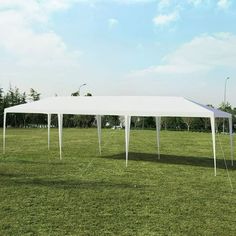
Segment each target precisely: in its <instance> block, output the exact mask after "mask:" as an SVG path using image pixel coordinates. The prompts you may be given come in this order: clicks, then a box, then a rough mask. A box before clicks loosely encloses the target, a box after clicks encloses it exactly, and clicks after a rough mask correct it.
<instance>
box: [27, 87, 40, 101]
mask: <svg viewBox="0 0 236 236" xmlns="http://www.w3.org/2000/svg"><path fill="white" fill-rule="evenodd" d="M40 95H41V94H40V93H38V92H37V91H36V90H34V89H33V88H31V89H30V93H29V98H28V99H29V101H31V102H32V101H38V100H40Z"/></svg>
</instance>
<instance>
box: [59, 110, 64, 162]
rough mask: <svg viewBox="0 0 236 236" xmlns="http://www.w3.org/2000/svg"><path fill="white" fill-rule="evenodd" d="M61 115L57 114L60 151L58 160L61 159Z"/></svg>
mask: <svg viewBox="0 0 236 236" xmlns="http://www.w3.org/2000/svg"><path fill="white" fill-rule="evenodd" d="M62 119H63V116H62V114H58V136H59V150H60V160H61V159H62Z"/></svg>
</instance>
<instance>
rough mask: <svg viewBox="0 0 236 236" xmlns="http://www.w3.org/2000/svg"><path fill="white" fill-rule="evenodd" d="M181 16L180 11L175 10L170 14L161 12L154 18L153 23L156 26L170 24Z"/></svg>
mask: <svg viewBox="0 0 236 236" xmlns="http://www.w3.org/2000/svg"><path fill="white" fill-rule="evenodd" d="M178 18H179V13H178V11H174V12H172V13H170V14H160V15H158V16H156V17H155V18H154V19H153V23H154V24H155V25H156V26H163V25H168V24H169V23H171V22H174V21H177V20H178Z"/></svg>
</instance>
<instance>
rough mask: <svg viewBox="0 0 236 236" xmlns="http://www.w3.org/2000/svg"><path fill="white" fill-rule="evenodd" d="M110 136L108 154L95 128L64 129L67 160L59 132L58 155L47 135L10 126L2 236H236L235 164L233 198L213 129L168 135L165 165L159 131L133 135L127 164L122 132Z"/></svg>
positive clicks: (0, 175)
mask: <svg viewBox="0 0 236 236" xmlns="http://www.w3.org/2000/svg"><path fill="white" fill-rule="evenodd" d="M0 132H1V133H2V130H0ZM102 133H103V134H102V139H103V141H102V149H103V152H102V155H101V156H100V155H99V154H98V145H97V144H98V141H97V131H96V129H64V137H63V145H64V147H63V160H62V161H60V160H59V152H58V137H57V129H52V133H51V150H50V151H48V150H47V130H46V129H7V149H6V155H3V154H2V152H1V154H0V235H236V168H235V167H234V168H232V167H231V166H229V168H230V169H229V174H230V176H231V178H232V184H233V186H234V188H235V189H234V191H233V192H232V191H231V188H230V184H229V181H228V177H227V172H226V170H225V167H224V161H223V155H222V152H221V149H220V145H219V140H218V138H217V141H218V142H217V155H218V157H217V158H218V160H217V165H218V168H217V177H214V170H213V160H212V158H211V157H212V146H211V135H210V133H194V132H189V133H188V132H173V131H172V132H171V131H162V132H161V154H162V156H161V160H158V159H157V155H156V149H157V148H156V132H155V131H154V130H131V137H130V160H129V163H128V168H125V160H124V159H125V155H124V151H125V150H124V147H125V145H124V130H108V129H107V130H103V131H102ZM219 138H220V140H221V142H222V146H223V150H224V152H225V156H226V158H227V159H229V156H230V155H229V154H230V152H229V137H228V136H227V135H220V137H219ZM234 143H236V142H234ZM1 144H2V143H1V142H0V145H1ZM0 151H2V149H0ZM235 154H236V153H235ZM227 163H228V165H230V162H229V161H228V162H227Z"/></svg>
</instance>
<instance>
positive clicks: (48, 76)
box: [0, 0, 236, 106]
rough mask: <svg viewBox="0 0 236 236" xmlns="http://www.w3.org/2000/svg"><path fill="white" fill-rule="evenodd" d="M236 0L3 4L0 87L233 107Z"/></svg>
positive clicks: (24, 0) (27, 0) (23, 0)
mask: <svg viewBox="0 0 236 236" xmlns="http://www.w3.org/2000/svg"><path fill="white" fill-rule="evenodd" d="M235 22H236V2H235V1H233V0H231V1H230V0H183V1H178V0H159V1H157V0H0V87H3V88H4V89H7V88H9V85H10V84H11V85H12V86H17V87H19V88H20V89H22V90H26V91H27V90H29V88H31V87H33V88H35V89H36V90H38V91H39V92H41V93H42V95H43V96H44V97H47V96H54V95H55V94H58V95H69V94H70V93H71V92H74V91H75V90H77V89H78V87H79V86H80V85H81V84H83V83H87V86H85V87H83V88H82V89H81V93H82V94H83V93H86V92H91V93H92V94H93V95H177V96H185V97H188V98H191V99H194V100H197V101H199V102H202V103H205V104H208V103H211V104H214V105H218V104H220V103H221V102H222V99H223V92H224V81H225V78H226V77H228V76H229V77H230V80H229V83H228V89H227V92H228V95H227V98H228V100H229V102H230V103H231V104H233V105H234V106H236V24H235Z"/></svg>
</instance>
